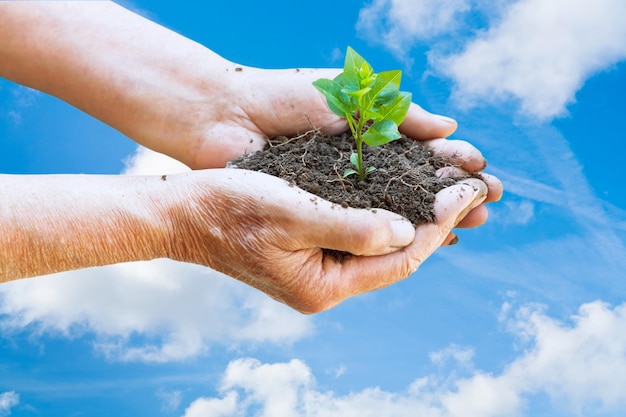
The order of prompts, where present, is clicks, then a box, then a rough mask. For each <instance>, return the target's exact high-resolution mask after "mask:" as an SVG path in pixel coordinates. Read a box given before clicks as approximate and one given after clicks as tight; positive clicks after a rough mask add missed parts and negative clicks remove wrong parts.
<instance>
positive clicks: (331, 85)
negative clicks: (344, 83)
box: [313, 78, 355, 118]
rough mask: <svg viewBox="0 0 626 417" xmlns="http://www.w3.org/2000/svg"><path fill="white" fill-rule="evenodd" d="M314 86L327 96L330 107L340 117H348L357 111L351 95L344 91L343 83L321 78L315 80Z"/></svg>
mask: <svg viewBox="0 0 626 417" xmlns="http://www.w3.org/2000/svg"><path fill="white" fill-rule="evenodd" d="M313 86H315V88H317V89H318V90H319V91H320V92H321V93H322V94H323V95H324V97H326V102H327V103H328V107H330V109H331V110H332V112H333V113H335V114H336V115H337V116H339V117H344V118H347V117H348V115H352V114H354V112H355V109H354V106H353V105H352V103H351V101H350V97H348V95H347V94H346V93H345V92H343V91H342V88H341V85H340V84H339V83H337V82H335V81H334V80H328V79H326V78H321V79H319V80H317V81H314V82H313Z"/></svg>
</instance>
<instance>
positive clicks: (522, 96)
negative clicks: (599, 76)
mask: <svg viewBox="0 0 626 417" xmlns="http://www.w3.org/2000/svg"><path fill="white" fill-rule="evenodd" d="M624 16H626V3H624V2H623V1H621V0H597V1H596V0H554V1H544V0H522V1H519V2H517V3H515V4H513V5H512V6H510V8H509V10H508V12H507V13H506V14H505V15H504V16H503V18H502V20H501V21H500V22H499V23H498V24H495V25H493V26H492V27H491V28H490V29H489V30H487V31H486V32H484V33H482V34H481V35H479V36H478V37H477V38H476V39H474V40H471V41H470V42H468V43H467V44H466V46H465V48H464V50H463V52H461V53H459V54H457V55H453V56H449V57H440V58H436V59H435V60H434V65H435V66H436V67H437V68H438V69H439V70H440V71H442V72H443V73H444V74H446V75H448V76H450V77H451V78H453V79H454V81H455V82H456V91H455V97H456V98H457V99H458V100H459V101H460V102H461V103H463V104H465V105H474V104H476V103H477V102H488V103H490V104H494V103H497V102H499V101H501V100H503V99H508V98H511V97H512V98H515V99H518V100H520V102H521V110H522V112H523V113H524V114H526V115H530V116H534V117H538V118H540V119H549V118H552V117H555V116H558V115H562V114H564V113H565V111H566V106H567V105H568V104H569V103H572V102H573V101H574V99H575V94H576V91H578V90H579V89H580V88H581V87H582V85H583V84H584V82H585V80H586V79H587V78H589V77H590V76H592V75H593V74H595V73H597V72H598V71H601V70H604V69H606V68H609V67H611V66H612V65H614V64H616V63H617V62H619V61H621V60H623V59H625V58H626V20H625V19H624ZM433 56H437V52H436V51H435V52H434V54H433Z"/></svg>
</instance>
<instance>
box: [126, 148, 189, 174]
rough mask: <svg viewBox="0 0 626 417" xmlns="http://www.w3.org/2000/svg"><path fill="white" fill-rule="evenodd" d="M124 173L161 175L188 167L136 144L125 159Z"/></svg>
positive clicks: (177, 171) (186, 169) (184, 170)
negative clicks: (132, 151) (134, 148)
mask: <svg viewBox="0 0 626 417" xmlns="http://www.w3.org/2000/svg"><path fill="white" fill-rule="evenodd" d="M125 165H126V166H125V168H124V172H122V174H124V175H163V174H176V173H180V172H186V171H189V170H190V169H189V167H188V166H187V165H185V164H183V163H182V162H179V161H177V160H176V159H174V158H170V157H169V156H167V155H164V154H162V153H158V152H155V151H152V150H150V149H148V148H144V147H143V146H138V147H137V149H136V150H135V153H134V154H133V155H131V156H130V157H129V158H127V160H126V161H125Z"/></svg>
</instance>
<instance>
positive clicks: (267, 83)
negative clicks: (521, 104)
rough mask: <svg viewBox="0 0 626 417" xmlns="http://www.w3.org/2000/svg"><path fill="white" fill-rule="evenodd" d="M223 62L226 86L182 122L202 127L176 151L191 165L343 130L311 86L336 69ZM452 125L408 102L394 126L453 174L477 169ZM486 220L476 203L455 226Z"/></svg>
mask: <svg viewBox="0 0 626 417" xmlns="http://www.w3.org/2000/svg"><path fill="white" fill-rule="evenodd" d="M229 65H231V66H230V67H227V68H226V70H225V71H224V73H223V75H224V77H225V79H226V80H228V82H226V81H224V83H223V85H228V86H229V90H228V93H225V94H224V95H221V96H219V95H218V97H219V98H218V99H216V100H215V102H213V103H203V105H204V106H210V109H208V110H206V111H205V112H204V113H203V114H204V116H203V117H204V118H205V120H202V121H201V122H196V123H195V124H193V125H192V124H188V125H189V126H195V127H201V128H202V130H201V131H198V132H195V133H193V134H190V135H189V137H195V138H196V139H195V142H194V143H193V145H192V146H189V145H181V146H187V147H188V149H193V152H192V153H189V154H188V156H187V157H186V158H185V156H184V155H185V153H184V152H182V150H181V152H178V153H177V158H178V159H181V160H182V161H183V162H185V163H187V164H188V165H189V166H191V167H192V168H199V169H201V168H220V167H223V166H225V164H226V163H227V162H228V161H230V160H232V159H234V158H236V157H239V156H241V155H243V154H245V153H249V152H254V151H256V150H260V149H262V148H263V147H264V146H265V143H266V140H267V138H269V137H272V136H276V135H285V136H289V135H295V134H297V133H301V132H304V131H306V130H310V129H314V128H315V129H320V130H321V131H322V132H324V133H328V134H336V133H340V132H344V131H346V130H347V123H346V121H345V120H344V119H341V118H339V117H338V116H337V115H335V114H334V113H332V112H331V111H330V109H329V108H328V105H327V104H326V100H325V99H324V97H323V96H322V95H321V94H320V93H319V92H318V91H317V90H316V89H315V88H314V87H313V85H312V83H313V81H315V80H317V79H319V78H333V77H334V76H335V75H336V74H337V73H339V71H340V70H338V69H301V70H300V69H293V70H261V69H257V68H251V67H242V66H239V65H236V64H229ZM190 114H194V115H197V114H200V112H199V111H192V112H190ZM456 127H457V125H456V122H455V121H454V120H452V119H449V118H447V117H443V116H438V115H434V114H431V113H429V112H427V111H425V110H423V109H422V108H421V107H419V106H418V105H416V104H412V106H411V108H410V110H409V112H408V114H407V117H406V119H405V121H404V123H403V124H402V125H401V126H400V131H401V132H402V133H404V134H406V135H407V136H409V137H411V138H413V139H416V140H421V141H424V143H426V144H427V145H428V146H430V147H431V148H432V149H433V151H434V152H435V154H438V155H442V156H448V157H454V158H456V159H457V160H458V163H459V165H460V169H461V171H458V170H457V171H456V172H455V174H457V175H462V174H463V173H466V172H478V171H481V170H482V169H484V168H485V165H486V161H485V159H484V158H483V156H482V154H481V153H480V152H479V151H478V150H477V149H476V148H475V147H473V146H472V145H470V144H469V143H467V142H464V141H459V140H448V139H445V138H446V137H448V136H450V135H451V134H452V133H453V132H454V131H455V130H456ZM180 143H181V144H183V142H180ZM446 174H448V175H449V174H450V172H449V171H447V172H446ZM490 181H491V187H490V194H491V195H490V198H489V201H495V200H497V199H498V198H499V197H495V196H496V195H498V194H500V193H501V192H502V186H501V184H500V183H499V182H498V181H497V180H496V179H494V178H492V179H491V180H490ZM486 219H487V209H486V208H485V207H484V206H482V205H481V206H479V207H478V208H477V209H476V210H474V211H473V212H472V213H471V214H470V215H468V216H467V218H466V219H465V220H464V221H463V222H461V223H460V224H459V227H475V226H478V225H481V224H483V223H484V222H485V221H486ZM451 239H452V237H451Z"/></svg>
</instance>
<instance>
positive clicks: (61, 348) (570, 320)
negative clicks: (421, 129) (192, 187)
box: [0, 0, 626, 417]
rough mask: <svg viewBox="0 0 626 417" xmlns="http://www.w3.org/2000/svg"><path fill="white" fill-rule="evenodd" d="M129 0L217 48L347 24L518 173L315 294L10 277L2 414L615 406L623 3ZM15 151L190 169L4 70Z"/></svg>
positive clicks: (121, 166)
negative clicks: (401, 254) (470, 216)
mask: <svg viewBox="0 0 626 417" xmlns="http://www.w3.org/2000/svg"><path fill="white" fill-rule="evenodd" d="M198 4H199V3H198V2H188V1H178V2H169V1H133V2H125V3H124V5H126V6H127V7H129V8H131V9H133V10H135V11H137V12H139V13H141V14H143V15H144V16H146V17H148V18H150V19H152V20H155V21H157V22H158V23H160V24H162V25H165V26H167V27H169V28H171V29H173V30H175V31H177V32H180V33H182V34H183V35H185V36H188V37H190V38H192V39H194V40H196V41H198V42H200V43H202V44H204V45H206V46H207V47H209V48H211V49H213V50H214V51H216V52H217V53H219V54H221V55H223V56H224V57H226V58H228V59H230V60H233V61H236V62H239V63H242V64H246V65H252V66H259V67H266V68H286V67H329V66H330V67H332V66H341V64H342V59H343V55H342V54H343V51H344V50H345V48H346V46H347V45H350V46H352V47H354V48H355V49H356V50H357V51H359V53H361V54H362V55H363V56H365V57H366V58H367V59H368V60H369V61H370V62H371V63H372V64H373V66H374V68H375V69H377V70H379V71H381V70H386V69H393V68H402V69H404V78H403V89H404V90H408V91H411V92H413V95H414V100H415V101H416V102H417V103H419V104H421V105H422V106H424V107H425V108H427V109H429V110H431V111H434V112H438V113H442V114H446V115H449V116H452V117H454V118H456V119H457V121H458V122H459V130H458V132H457V133H456V134H455V135H454V136H455V137H456V138H461V139H466V140H468V141H470V142H472V143H474V144H475V145H476V146H478V147H479V148H480V149H481V150H482V151H483V153H484V154H485V156H486V157H487V158H488V159H489V168H488V171H489V172H491V173H494V174H496V175H498V176H499V177H500V178H501V179H502V180H503V182H504V184H505V189H506V192H505V195H504V198H503V200H502V201H501V202H500V203H498V204H495V205H493V206H492V207H491V218H490V220H489V222H488V223H487V224H486V225H484V226H483V227H481V228H479V229H472V230H463V231H460V232H459V235H460V238H461V239H460V243H459V245H457V246H455V247H452V248H443V249H441V250H440V251H438V252H437V253H436V254H435V255H434V256H433V257H431V258H430V259H429V260H428V261H427V262H426V263H425V264H424V265H423V267H422V268H421V269H420V270H419V271H418V272H417V273H415V274H414V275H413V276H412V277H411V278H410V279H407V280H405V281H403V282H401V283H399V284H397V285H394V286H392V287H390V288H387V289H384V290H381V291H377V292H375V293H370V294H366V295H363V296H359V297H355V298H354V299H351V300H348V301H347V302H345V303H343V304H342V305H340V306H338V307H337V308H335V309H333V310H331V311H329V312H325V313H322V314H319V315H316V316H302V315H300V314H298V313H295V312H293V311H291V310H289V309H288V308H286V307H284V306H282V305H280V304H277V303H276V302H274V301H272V300H270V299H269V298H267V297H266V296H264V295H263V294H261V293H259V292H257V291H255V290H252V289H250V288H248V287H246V286H244V285H242V284H240V283H238V282H236V281H234V280H232V279H229V278H227V277H224V276H221V275H219V274H217V273H215V272H213V271H210V270H207V269H204V268H200V267H197V266H191V265H183V264H177V263H173V262H168V261H164V260H160V261H155V262H150V263H137V264H124V265H114V266H110V267H104V268H95V269H90V270H85V271H74V272H69V273H64V274H58V275H55V276H49V277H41V278H36V279H31V280H24V281H20V282H14V283H10V284H3V285H2V286H0V329H1V333H0V334H1V336H0V416H6V415H11V416H37V415H43V416H78V415H89V416H111V415H116V416H136V415H155V416H181V417H182V416H184V417H194V416H207V417H218V416H246V417H247V416H264V417H265V416H268V417H269V416H272V417H274V416H297V417H301V416H302V417H304V416H306V417H309V416H324V417H326V416H342V417H343V416H357V415H358V416H360V417H365V416H376V417H383V416H394V417H396V416H397V417H404V416H416V415H419V416H426V417H457V416H473V417H495V416H533V417H541V416H551V417H554V416H556V417H558V416H579V415H584V416H591V417H595V416H622V415H624V412H625V411H626V388H624V387H626V272H625V271H626V246H625V245H626V239H625V237H626V195H625V193H624V191H623V190H624V186H623V180H622V179H621V174H622V171H623V169H622V165H623V164H622V161H621V159H622V158H623V155H622V154H623V150H622V144H623V142H624V140H625V139H626V134H624V132H623V129H621V126H620V124H621V122H622V120H623V119H624V117H623V115H624V114H625V113H626V100H624V92H626V20H624V16H626V3H624V2H623V1H621V0H595V1H592V0H575V1H572V0H550V1H545V0H517V1H510V0H496V1H485V0H446V1H434V0H373V1H368V2H337V1H330V0H320V1H318V2H306V3H302V2H289V1H286V0H284V1H275V2H269V3H265V4H263V6H262V7H259V4H258V2H254V3H253V2H251V1H247V0H243V1H232V2H208V3H206V5H203V6H198ZM0 150H1V152H0V172H3V173H12V174H21V173H98V174H103V173H104V174H120V173H127V174H129V173H130V174H132V173H151V172H152V173H158V174H161V173H163V171H164V170H169V171H171V172H176V171H179V170H181V169H184V168H183V167H181V166H180V165H178V164H177V163H175V162H173V161H171V160H167V159H166V158H164V157H162V156H159V155H155V154H152V153H150V152H147V151H145V150H143V149H137V147H136V145H135V144H134V143H133V142H132V141H130V140H129V139H127V138H125V137H124V136H123V135H121V134H120V133H118V132H116V131H114V130H112V129H111V128H109V127H108V126H105V125H104V124H102V123H100V122H99V121H96V120H94V119H92V118H90V117H89V116H87V115H85V114H84V113H82V112H80V111H78V110H75V109H73V108H71V107H70V106H68V105H66V104H64V103H62V102H60V101H58V100H57V99H55V98H52V97H49V96H46V95H44V94H41V93H37V92H34V91H32V90H28V89H25V88H23V87H19V86H16V85H15V84H12V83H10V82H8V81H5V80H0Z"/></svg>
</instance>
